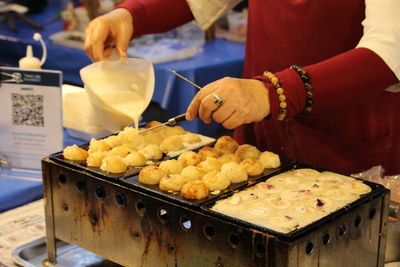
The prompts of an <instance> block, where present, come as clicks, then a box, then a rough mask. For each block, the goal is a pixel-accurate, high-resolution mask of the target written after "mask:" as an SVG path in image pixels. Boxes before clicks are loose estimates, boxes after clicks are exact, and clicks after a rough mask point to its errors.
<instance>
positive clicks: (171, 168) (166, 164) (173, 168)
mask: <svg viewBox="0 0 400 267" xmlns="http://www.w3.org/2000/svg"><path fill="white" fill-rule="evenodd" d="M159 168H160V169H162V170H163V171H165V172H166V173H167V174H178V173H181V171H182V169H183V165H182V163H180V162H179V161H177V160H176V159H170V160H166V161H162V162H161V163H160V166H159Z"/></svg>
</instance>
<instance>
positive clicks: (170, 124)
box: [139, 113, 186, 133]
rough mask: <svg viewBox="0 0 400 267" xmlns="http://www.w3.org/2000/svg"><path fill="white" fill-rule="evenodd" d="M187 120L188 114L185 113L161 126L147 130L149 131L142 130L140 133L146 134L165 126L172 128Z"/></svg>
mask: <svg viewBox="0 0 400 267" xmlns="http://www.w3.org/2000/svg"><path fill="white" fill-rule="evenodd" d="M185 120H186V113H183V114H181V115H178V116H176V117H173V118H171V119H169V120H168V121H166V122H164V123H161V124H159V125H156V126H153V127H151V128H147V129H144V130H141V131H140V132H139V133H145V132H148V131H151V130H154V129H157V128H159V127H162V126H165V125H169V126H172V125H175V124H177V123H178V122H181V121H185Z"/></svg>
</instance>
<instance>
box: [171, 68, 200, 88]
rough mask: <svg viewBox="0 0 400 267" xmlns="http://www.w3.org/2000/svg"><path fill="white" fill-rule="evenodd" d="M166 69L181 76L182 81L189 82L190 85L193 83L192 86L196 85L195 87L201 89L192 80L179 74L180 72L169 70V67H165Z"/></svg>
mask: <svg viewBox="0 0 400 267" xmlns="http://www.w3.org/2000/svg"><path fill="white" fill-rule="evenodd" d="M167 71H169V72H172V73H173V74H175V75H176V76H178V77H179V78H181V79H182V80H184V81H186V82H188V83H190V84H191V85H193V86H194V87H196V88H197V89H199V90H201V89H203V88H202V87H201V86H200V85H197V84H195V83H194V82H192V81H191V80H189V79H188V78H186V77H183V76H182V75H180V74H179V73H177V72H176V71H174V70H171V69H167Z"/></svg>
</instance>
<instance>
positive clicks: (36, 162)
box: [0, 67, 63, 169]
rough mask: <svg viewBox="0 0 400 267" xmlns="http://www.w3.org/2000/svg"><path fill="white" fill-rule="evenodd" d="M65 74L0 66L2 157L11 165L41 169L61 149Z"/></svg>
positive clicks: (0, 141) (0, 143)
mask: <svg viewBox="0 0 400 267" xmlns="http://www.w3.org/2000/svg"><path fill="white" fill-rule="evenodd" d="M61 84H62V73H61V72H60V71H52V70H22V69H18V68H8V67H7V68H6V67H0V110H1V112H0V157H2V158H3V159H5V160H7V161H8V162H9V163H10V164H11V167H18V168H29V169H40V168H41V159H42V158H44V157H46V156H48V155H50V154H52V153H55V152H58V151H60V150H62V148H63V127H62V96H61Z"/></svg>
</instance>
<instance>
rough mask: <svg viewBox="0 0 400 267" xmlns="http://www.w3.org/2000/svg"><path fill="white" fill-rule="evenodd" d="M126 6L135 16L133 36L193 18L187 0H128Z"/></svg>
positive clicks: (165, 28)
mask: <svg viewBox="0 0 400 267" xmlns="http://www.w3.org/2000/svg"><path fill="white" fill-rule="evenodd" d="M117 8H125V9H127V10H128V11H129V12H130V13H131V14H132V18H133V29H134V34H133V37H137V36H140V35H143V34H149V33H160V32H165V31H168V30H171V29H173V28H175V27H178V26H180V25H182V24H185V23H186V22H189V21H191V20H192V19H193V15H192V13H191V11H190V8H189V6H188V4H187V3H186V1H185V0H126V1H124V2H123V3H121V4H120V5H118V6H117Z"/></svg>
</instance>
